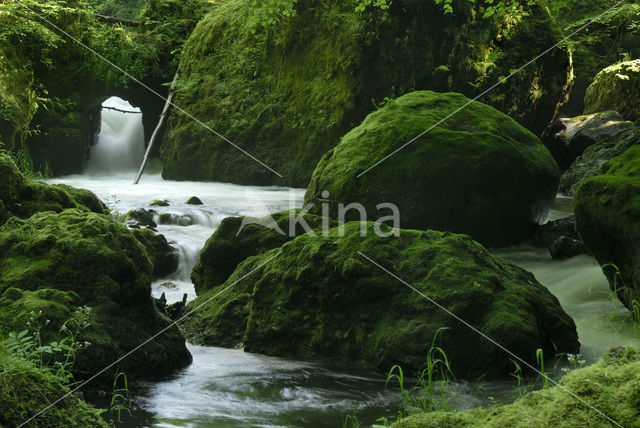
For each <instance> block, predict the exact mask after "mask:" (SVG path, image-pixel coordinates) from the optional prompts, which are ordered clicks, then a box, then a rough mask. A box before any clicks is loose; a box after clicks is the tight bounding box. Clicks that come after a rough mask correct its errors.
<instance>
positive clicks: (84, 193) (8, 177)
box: [0, 153, 107, 225]
mask: <svg viewBox="0 0 640 428" xmlns="http://www.w3.org/2000/svg"><path fill="white" fill-rule="evenodd" d="M66 208H78V209H81V210H83V211H92V212H95V213H104V212H106V210H107V208H106V206H105V205H104V204H103V203H102V201H100V199H98V197H97V196H96V195H94V194H93V193H92V192H90V191H89V190H84V189H76V188H74V187H71V186H67V185H64V184H58V185H53V186H52V185H48V184H44V183H41V182H38V181H33V180H29V179H27V178H25V177H24V176H23V175H22V174H21V173H20V171H18V168H17V167H16V165H15V163H14V161H13V160H12V159H11V157H9V156H8V155H6V154H2V153H0V225H1V224H2V223H4V222H5V221H6V220H7V219H8V218H9V217H11V216H16V217H20V218H28V217H30V216H31V215H33V214H35V213H37V212H40V211H54V212H61V211H62V210H64V209H66Z"/></svg>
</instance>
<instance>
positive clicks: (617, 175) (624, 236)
mask: <svg viewBox="0 0 640 428" xmlns="http://www.w3.org/2000/svg"><path fill="white" fill-rule="evenodd" d="M575 216H576V228H577V230H578V233H579V235H580V237H581V238H582V240H583V241H584V243H585V245H586V246H587V247H588V248H589V250H590V251H591V253H593V255H594V256H595V258H596V260H598V262H599V263H600V265H602V266H603V271H604V273H605V275H606V276H607V279H608V280H609V284H610V286H611V289H612V290H614V291H616V294H617V296H618V298H619V299H620V300H621V301H622V303H624V304H625V306H626V307H627V308H629V309H631V310H633V309H634V308H638V309H640V303H639V302H640V221H639V219H640V146H633V147H631V148H630V149H629V150H627V151H626V152H625V153H624V154H622V155H620V156H618V157H616V158H614V159H612V160H610V161H609V162H607V163H606V164H604V166H603V167H602V174H601V175H598V176H595V177H593V178H590V179H589V180H586V181H585V182H583V183H582V184H581V185H580V187H578V191H577V192H576V197H575Z"/></svg>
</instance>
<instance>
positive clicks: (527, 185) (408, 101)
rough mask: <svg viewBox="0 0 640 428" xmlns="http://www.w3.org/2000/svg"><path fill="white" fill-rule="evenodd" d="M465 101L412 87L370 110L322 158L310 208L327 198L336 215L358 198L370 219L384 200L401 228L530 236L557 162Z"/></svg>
mask: <svg viewBox="0 0 640 428" xmlns="http://www.w3.org/2000/svg"><path fill="white" fill-rule="evenodd" d="M469 102H470V100H469V99H467V98H466V97H464V96H463V95H461V94H456V93H446V94H439V93H435V92H431V91H417V92H412V93H410V94H407V95H404V96H402V97H400V98H398V99H397V100H395V101H394V102H392V103H390V104H389V105H387V106H385V107H384V108H382V109H380V110H378V111H376V112H374V113H371V114H370V115H369V116H367V118H366V119H365V120H364V121H363V122H362V124H360V125H359V126H357V127H356V128H354V129H353V130H351V131H350V132H349V133H348V134H346V135H345V136H344V137H343V138H342V140H341V141H340V144H338V146H336V147H335V148H333V149H331V150H330V151H328V152H327V153H326V154H325V155H324V156H323V158H322V159H321V160H320V162H319V163H318V165H317V167H316V170H315V171H314V173H313V177H312V179H311V183H310V184H309V187H308V189H307V193H306V194H305V203H313V204H315V206H314V207H313V209H312V212H318V211H319V210H320V206H321V204H323V203H328V204H330V205H331V209H330V215H331V216H333V217H335V216H337V215H338V207H337V206H338V204H339V203H343V204H347V203H351V202H357V203H360V204H362V205H364V207H365V208H366V210H367V214H368V216H369V217H368V219H369V220H375V219H378V218H379V217H381V216H382V215H388V214H389V212H388V211H386V210H381V211H380V212H378V209H377V207H376V205H377V204H381V203H388V202H391V203H394V204H396V205H397V206H398V208H399V211H400V223H401V226H402V227H408V228H416V229H427V228H428V229H437V230H448V231H452V232H458V233H466V234H469V235H471V236H472V237H473V238H474V239H476V240H478V241H479V242H481V243H483V244H484V245H487V246H495V245H504V244H511V243H515V242H518V241H520V240H523V239H525V238H527V237H528V236H530V235H531V234H532V233H533V231H534V228H535V225H536V224H537V222H539V221H540V220H542V219H544V217H545V216H546V213H547V210H548V207H549V204H550V203H551V201H552V200H553V199H554V197H555V194H556V190H557V185H558V180H559V176H560V173H559V171H558V167H557V165H556V163H555V161H554V160H553V158H552V157H551V154H550V153H549V151H548V150H547V149H546V148H545V147H544V146H543V145H542V143H541V142H540V140H539V139H538V138H537V137H536V136H534V135H533V134H532V133H530V132H529V131H527V130H526V129H524V128H523V127H521V126H520V125H518V124H517V123H516V122H515V121H514V120H513V119H511V118H510V117H509V116H507V115H505V114H503V113H500V112H499V111H497V110H495V109H494V108H492V107H490V106H487V105H485V104H482V103H479V102H471V103H470V104H468V105H467V103H469ZM462 107H464V109H463V110H461V111H460V112H459V113H457V114H456V115H454V116H452V117H450V118H448V119H447V120H446V121H444V122H442V123H440V124H439V125H438V126H437V127H435V128H433V129H430V130H429V132H427V133H426V134H424V135H423V136H422V137H420V138H419V139H418V140H416V141H414V142H412V143H411V144H409V145H407V146H406V147H403V148H402V149H401V150H399V151H397V152H396V153H395V154H393V155H392V156H391V157H390V158H389V159H387V160H384V161H383V162H382V163H380V164H379V165H377V166H375V167H373V166H374V165H375V164H376V163H378V162H379V161H382V160H383V159H384V158H385V157H387V156H389V155H391V154H392V153H394V152H395V151H396V150H397V149H399V148H401V147H402V146H404V145H405V144H406V143H407V142H409V141H411V140H412V139H413V138H415V137H416V136H417V135H419V134H421V133H423V132H424V131H425V130H427V129H429V128H431V127H432V126H433V125H435V124H436V123H438V122H440V121H441V120H442V119H444V118H445V117H447V115H448V114H449V113H450V112H451V111H454V110H456V109H458V108H462ZM370 167H373V169H371V170H370V171H368V172H366V173H365V174H364V175H362V176H360V177H359V176H358V175H359V174H360V173H363V172H364V171H366V170H367V169H368V168H370ZM324 191H328V192H329V196H328V199H326V198H324V197H323V196H322V193H323V192H324ZM355 212H356V211H350V212H349V214H348V216H347V219H349V216H351V219H355V218H354V217H353V216H354V215H355V214H354V213H355Z"/></svg>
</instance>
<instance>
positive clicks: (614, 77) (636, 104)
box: [584, 59, 640, 122]
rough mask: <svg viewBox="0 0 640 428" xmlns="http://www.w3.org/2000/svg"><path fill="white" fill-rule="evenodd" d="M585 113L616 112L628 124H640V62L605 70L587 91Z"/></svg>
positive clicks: (617, 65) (623, 64) (630, 62)
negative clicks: (637, 122)
mask: <svg viewBox="0 0 640 428" xmlns="http://www.w3.org/2000/svg"><path fill="white" fill-rule="evenodd" d="M584 104H585V106H584V107H585V113H587V114H588V113H597V112H599V111H605V110H615V111H617V112H618V113H620V114H621V115H622V116H623V117H624V118H625V119H626V120H631V121H633V122H636V121H638V120H640V59H636V60H634V61H626V62H621V63H619V64H615V65H612V66H610V67H607V68H605V69H604V70H602V71H601V72H600V73H598V75H597V76H596V78H595V80H594V81H593V83H592V84H591V86H589V88H587V93H586V95H585V97H584Z"/></svg>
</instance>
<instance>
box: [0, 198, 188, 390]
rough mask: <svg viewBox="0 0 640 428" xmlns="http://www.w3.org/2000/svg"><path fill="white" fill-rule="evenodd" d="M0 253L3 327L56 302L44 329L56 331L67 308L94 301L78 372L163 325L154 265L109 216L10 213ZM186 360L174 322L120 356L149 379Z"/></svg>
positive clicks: (16, 325) (91, 369)
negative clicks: (156, 297)
mask: <svg viewBox="0 0 640 428" xmlns="http://www.w3.org/2000/svg"><path fill="white" fill-rule="evenodd" d="M142 233H143V234H146V232H144V231H142ZM0 254H1V255H2V256H1V257H0V296H2V297H1V298H0V319H1V320H2V323H0V325H1V326H2V327H1V328H2V330H3V331H4V332H5V333H6V332H7V331H21V330H22V329H23V328H24V326H25V317H28V315H27V314H29V312H30V311H31V310H34V309H36V308H40V309H42V308H44V309H46V313H54V312H52V311H53V309H54V308H55V311H56V312H55V313H58V312H59V316H56V317H55V319H53V318H52V322H51V324H49V326H48V327H47V329H46V331H43V335H48V336H47V337H54V338H55V334H57V331H58V329H59V328H60V320H61V319H62V318H64V312H65V310H66V311H69V312H73V311H74V310H75V309H76V308H77V307H78V306H89V307H91V308H92V310H91V315H90V320H89V321H90V326H89V328H88V329H87V330H86V331H84V332H83V333H82V335H81V337H79V338H77V339H78V340H82V341H84V340H86V341H88V342H90V343H91V345H90V346H89V347H88V348H86V349H82V350H81V351H79V352H78V354H77V355H76V364H75V371H76V372H77V375H78V378H79V379H82V378H84V377H85V376H87V375H88V374H92V373H97V372H98V371H100V370H102V369H103V368H104V367H106V366H107V365H108V364H110V363H111V362H113V361H115V360H116V359H117V358H118V357H120V356H121V355H123V354H124V353H126V352H128V351H130V350H131V349H133V348H134V347H136V346H137V345H139V344H140V343H141V342H142V341H144V340H145V339H146V338H148V337H150V336H152V335H153V334H155V333H157V332H158V331H160V330H162V329H163V328H166V327H168V325H169V320H168V319H167V318H165V317H163V316H162V315H161V314H160V313H158V311H157V310H156V309H155V307H154V305H153V301H152V298H151V278H152V274H153V265H152V263H151V261H150V259H149V257H148V255H147V251H146V249H145V247H144V246H143V245H142V244H141V243H140V242H139V241H138V240H137V239H136V237H135V236H134V232H132V231H131V230H129V229H127V227H126V226H124V225H123V224H121V223H119V222H116V221H114V220H113V219H112V218H111V217H110V216H107V215H103V214H95V213H88V212H82V211H80V210H77V209H68V210H65V211H62V212H61V213H54V212H43V213H37V214H35V215H33V216H31V217H30V218H29V219H27V220H19V219H17V218H12V219H10V220H9V221H7V222H6V223H5V224H4V225H3V226H2V227H0ZM65 308H66V309H65ZM43 312H45V311H43ZM51 335H53V336H51ZM190 361H191V356H190V354H189V352H188V350H187V349H186V347H185V341H184V338H183V336H182V334H181V333H180V331H179V330H178V329H177V328H175V327H174V328H170V329H169V330H168V331H166V332H165V333H164V334H162V335H160V336H158V337H157V338H156V339H155V340H153V341H151V342H150V343H149V344H147V345H145V346H144V347H143V348H141V349H139V350H138V351H137V352H135V353H133V354H132V355H130V356H129V357H127V358H126V359H124V360H123V361H122V362H121V363H120V365H119V368H120V370H122V371H124V372H126V373H127V376H128V377H129V379H130V380H132V379H150V378H157V377H160V376H163V375H166V374H168V373H171V372H173V371H175V370H177V369H179V368H182V367H184V366H185V365H187V364H189V362H190ZM113 374H114V373H113V372H112V371H109V372H108V373H107V374H105V375H104V376H102V377H100V378H99V379H97V384H98V385H100V384H102V385H106V386H109V387H110V385H111V384H112V382H113Z"/></svg>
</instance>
